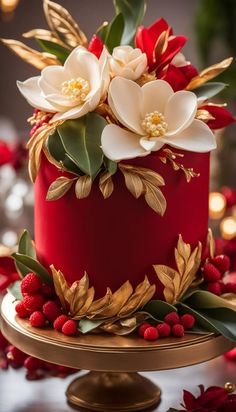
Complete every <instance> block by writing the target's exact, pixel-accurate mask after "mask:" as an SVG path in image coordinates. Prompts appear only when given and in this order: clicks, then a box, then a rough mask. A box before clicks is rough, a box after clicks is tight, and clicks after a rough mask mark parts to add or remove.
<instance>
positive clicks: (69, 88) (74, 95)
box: [61, 77, 90, 103]
mask: <svg viewBox="0 0 236 412" xmlns="http://www.w3.org/2000/svg"><path fill="white" fill-rule="evenodd" d="M89 91H90V87H89V82H88V81H87V80H85V79H83V78H82V77H77V79H71V80H67V81H65V82H63V83H62V85H61V92H62V94H63V95H64V96H65V97H66V98H67V99H69V100H76V101H77V102H78V103H83V102H84V101H85V99H86V97H87V95H88V93H89Z"/></svg>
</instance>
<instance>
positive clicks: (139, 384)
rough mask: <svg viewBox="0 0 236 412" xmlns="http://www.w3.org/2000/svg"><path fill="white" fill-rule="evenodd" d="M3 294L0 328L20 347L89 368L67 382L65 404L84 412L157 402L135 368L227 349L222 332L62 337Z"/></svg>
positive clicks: (197, 359) (170, 364) (185, 362)
mask: <svg viewBox="0 0 236 412" xmlns="http://www.w3.org/2000/svg"><path fill="white" fill-rule="evenodd" d="M14 300H15V299H14V298H13V296H12V295H10V294H8V295H6V296H5V297H4V299H3V302H2V307H1V314H2V321H1V330H2V333H3V334H4V336H5V337H6V338H7V339H8V340H9V341H10V342H11V343H12V344H13V345H16V346H17V347H18V348H19V349H21V350H22V351H23V352H25V353H27V354H29V355H31V356H35V357H36V358H39V359H42V360H44V361H48V362H52V363H57V364H60V365H64V366H68V367H71V368H75V369H84V370H90V371H92V372H90V373H88V374H87V375H84V376H81V377H79V378H78V379H76V380H75V381H73V382H72V383H71V384H70V386H69V388H68V389H67V391H66V395H67V399H68V402H69V404H71V405H72V406H74V407H76V408H79V410H87V411H100V412H108V411H109V412H112V411H119V412H120V411H127V412H131V411H133V412H134V411H144V410H151V409H153V408H154V407H155V406H156V405H158V403H159V402H160V393H161V391H160V389H159V388H158V387H157V386H156V385H154V384H153V383H152V382H151V381H149V380H148V379H146V378H144V377H142V376H140V375H139V374H138V373H137V371H142V372H147V371H149V372H150V371H158V370H166V369H174V368H181V367H183V366H190V365H196V364H197V363H201V362H206V361H208V360H210V359H213V358H215V357H216V356H219V355H221V354H222V353H224V352H226V351H228V350H230V349H232V348H233V347H234V346H235V344H234V343H233V342H231V341H229V340H227V339H225V338H224V337H223V336H215V335H214V334H213V333H207V334H203V335H201V334H194V333H189V334H186V335H185V336H184V337H183V338H181V339H176V338H173V337H171V338H166V339H159V340H157V341H155V342H148V341H145V340H144V339H142V338H140V337H138V336H135V335H130V336H126V337H124V336H114V335H113V336H112V335H108V334H87V335H82V334H81V335H80V336H78V337H70V336H65V335H63V334H61V333H59V332H57V331H55V330H53V329H46V328H45V329H36V328H32V327H31V326H30V324H29V321H28V320H24V319H19V318H18V317H17V316H16V313H15V307H14Z"/></svg>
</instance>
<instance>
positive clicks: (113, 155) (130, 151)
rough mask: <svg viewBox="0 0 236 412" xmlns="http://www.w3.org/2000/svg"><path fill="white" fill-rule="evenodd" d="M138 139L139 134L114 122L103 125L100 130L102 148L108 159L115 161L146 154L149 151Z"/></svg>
mask: <svg viewBox="0 0 236 412" xmlns="http://www.w3.org/2000/svg"><path fill="white" fill-rule="evenodd" d="M139 141H140V136H139V135H137V134H135V133H132V132H130V131H128V130H124V129H122V128H121V127H119V126H116V125H114V124H109V125H108V126H106V127H104V129H103V132H102V150H103V152H104V154H105V155H106V156H107V157H108V158H109V159H111V160H114V161H115V162H118V161H120V160H124V159H133V158H134V157H140V156H147V155H148V154H149V153H150V151H147V150H145V149H144V148H143V147H142V146H141V145H140V142H139Z"/></svg>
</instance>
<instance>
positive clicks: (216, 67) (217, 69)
mask: <svg viewBox="0 0 236 412" xmlns="http://www.w3.org/2000/svg"><path fill="white" fill-rule="evenodd" d="M232 61H233V57H229V58H228V59H225V60H222V61H221V62H219V63H216V64H213V66H210V67H207V68H206V69H204V70H203V71H202V72H201V73H200V74H198V75H197V76H195V77H193V79H192V80H191V81H190V83H189V84H188V86H187V87H186V89H187V90H193V89H196V88H197V87H200V86H201V85H202V84H204V83H206V82H208V81H209V80H211V79H214V78H215V77H216V76H218V75H219V74H220V73H222V72H223V71H225V70H226V69H227V68H228V67H229V66H230V65H231V63H232Z"/></svg>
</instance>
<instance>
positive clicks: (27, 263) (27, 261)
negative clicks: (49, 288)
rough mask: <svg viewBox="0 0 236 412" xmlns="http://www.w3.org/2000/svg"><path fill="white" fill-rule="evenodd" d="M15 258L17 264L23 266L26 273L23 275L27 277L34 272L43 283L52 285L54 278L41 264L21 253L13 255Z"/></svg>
mask: <svg viewBox="0 0 236 412" xmlns="http://www.w3.org/2000/svg"><path fill="white" fill-rule="evenodd" d="M12 256H13V258H14V259H15V260H16V262H17V264H19V263H20V265H23V267H24V272H23V273H22V272H21V273H22V275H23V276H25V275H26V274H27V273H29V272H34V273H36V274H37V275H38V276H40V278H41V279H42V281H43V282H46V283H52V277H51V276H50V274H49V273H48V271H47V270H46V269H45V268H44V267H43V265H41V263H39V262H38V261H37V260H35V259H33V258H32V257H30V256H26V255H23V254H20V253H13V255H12Z"/></svg>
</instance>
